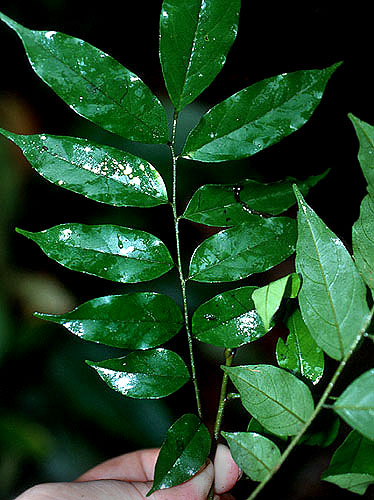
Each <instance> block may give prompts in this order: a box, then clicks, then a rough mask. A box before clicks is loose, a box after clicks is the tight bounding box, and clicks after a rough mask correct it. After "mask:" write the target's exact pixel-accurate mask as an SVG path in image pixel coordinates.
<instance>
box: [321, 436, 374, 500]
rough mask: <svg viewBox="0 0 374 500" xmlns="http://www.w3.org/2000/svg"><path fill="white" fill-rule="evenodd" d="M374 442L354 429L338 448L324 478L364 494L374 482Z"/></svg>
mask: <svg viewBox="0 0 374 500" xmlns="http://www.w3.org/2000/svg"><path fill="white" fill-rule="evenodd" d="M373 456H374V443H373V442H372V441H369V440H368V439H366V438H364V437H363V436H361V434H359V433H358V432H355V431H352V432H351V433H350V434H349V436H348V437H347V438H346V440H345V441H344V443H343V444H342V445H341V446H340V447H339V448H338V449H337V450H336V452H335V453H334V456H333V457H332V460H331V463H330V466H329V468H328V469H327V470H326V471H325V472H324V473H323V476H322V479H324V480H325V481H328V482H330V483H333V484H336V485H337V486H340V487H341V488H345V489H347V490H349V491H352V492H353V493H358V494H359V495H363V494H364V493H365V492H366V490H367V487H368V486H369V485H370V484H373V483H374V461H373Z"/></svg>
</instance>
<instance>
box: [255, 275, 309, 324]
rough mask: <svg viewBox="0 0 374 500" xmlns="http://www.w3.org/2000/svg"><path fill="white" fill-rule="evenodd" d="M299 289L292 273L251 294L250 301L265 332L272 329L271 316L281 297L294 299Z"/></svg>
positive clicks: (276, 309) (298, 279)
mask: <svg viewBox="0 0 374 500" xmlns="http://www.w3.org/2000/svg"><path fill="white" fill-rule="evenodd" d="M299 288H300V278H299V276H298V275H297V274H296V273H293V274H289V275H288V276H284V277H283V278H280V279H279V280H276V281H272V282H271V283H269V284H268V285H265V286H262V287H261V288H257V289H256V290H255V291H254V292H253V295H252V299H253V302H254V304H255V307H256V310H257V312H258V314H259V315H260V317H261V319H262V321H263V323H264V327H265V330H266V331H268V330H270V328H271V327H272V319H273V316H274V315H275V313H276V312H277V311H278V309H279V307H280V305H281V302H282V299H283V297H284V296H287V297H289V298H295V297H296V296H297V293H298V291H299Z"/></svg>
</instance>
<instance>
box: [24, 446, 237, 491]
mask: <svg viewBox="0 0 374 500" xmlns="http://www.w3.org/2000/svg"><path fill="white" fill-rule="evenodd" d="M158 453H159V449H158V448H154V449H149V450H140V451H135V452H133V453H127V454H126V455H121V456H119V457H116V458H112V459H110V460H107V461H106V462H103V463H102V464H100V465H97V466H96V467H94V468H93V469H90V470H89V471H87V472H86V473H85V474H83V475H82V476H80V477H79V478H78V479H76V480H75V481H74V482H72V483H48V484H39V485H37V486H34V487H33V488H30V489H29V490H27V491H25V492H24V493H22V495H20V496H18V497H17V498H16V500H84V499H87V500H108V499H111V500H145V499H146V494H147V492H148V491H149V489H150V487H151V485H152V479H153V471H154V466H155V463H156V460H157V456H158ZM239 477H240V470H239V468H238V466H237V465H236V464H235V462H234V461H233V459H232V457H231V454H230V451H229V449H228V448H227V447H226V446H224V445H221V444H220V445H218V447H217V452H216V456H215V459H214V466H213V464H212V463H211V462H210V461H209V462H208V464H207V465H206V466H204V467H203V468H202V469H201V470H200V471H199V472H198V473H197V474H196V475H195V476H194V477H193V478H192V479H190V480H189V481H187V482H185V483H183V484H181V485H179V486H175V487H173V488H169V489H164V490H160V491H156V492H155V493H153V495H152V496H151V497H148V498H149V499H150V500H206V498H207V496H208V494H209V491H210V488H211V485H212V482H213V481H214V491H215V496H214V500H233V497H232V496H231V495H230V494H228V493H227V492H228V491H230V490H231V488H232V487H233V486H234V485H235V483H236V482H237V480H238V478H239Z"/></svg>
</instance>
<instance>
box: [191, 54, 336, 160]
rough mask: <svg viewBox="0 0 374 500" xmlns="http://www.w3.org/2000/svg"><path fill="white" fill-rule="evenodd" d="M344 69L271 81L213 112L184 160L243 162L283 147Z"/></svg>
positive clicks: (241, 93)
mask: <svg viewBox="0 0 374 500" xmlns="http://www.w3.org/2000/svg"><path fill="white" fill-rule="evenodd" d="M338 66H339V64H334V65H333V66H330V67H329V68H326V69H322V70H309V71H296V72H294V73H288V74H287V73H285V74H282V75H278V76H274V77H271V78H267V79H266V80H263V81H261V82H258V83H255V84H254V85H251V86H250V87H248V88H246V89H243V90H241V91H239V92H237V93H236V94H234V95H233V96H231V97H229V98H228V99H226V100H225V101H223V102H221V103H219V104H217V105H216V106H214V108H212V109H210V110H209V111H208V112H207V113H206V114H205V115H204V116H203V117H202V119H201V120H200V122H199V123H198V124H197V126H196V127H195V128H194V129H193V130H192V131H191V133H190V135H189V136H188V138H187V142H186V145H185V147H184V150H183V152H182V156H183V157H184V158H187V159H192V160H199V161H203V162H219V161H227V160H238V159H240V158H246V157H247V156H251V155H254V154H255V153H258V152H259V151H261V150H262V149H265V148H267V147H269V146H271V145H272V144H275V143H277V142H279V141H280V140H281V139H283V138H284V137H287V136H288V135H290V134H292V132H295V130H298V129H299V128H300V127H301V126H302V125H304V123H306V122H307V121H308V120H309V118H310V117H311V115H312V114H313V111H314V110H315V108H316V107H317V105H318V104H319V102H320V100H321V98H322V94H323V91H324V89H325V87H326V84H327V81H328V79H329V78H330V76H331V75H332V73H333V72H334V71H335V70H336V68H337V67H338Z"/></svg>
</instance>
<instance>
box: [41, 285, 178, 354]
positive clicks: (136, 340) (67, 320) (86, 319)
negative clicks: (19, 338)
mask: <svg viewBox="0 0 374 500" xmlns="http://www.w3.org/2000/svg"><path fill="white" fill-rule="evenodd" d="M35 316H37V317H38V318H41V319H45V320H48V321H52V322H53V323H58V324H60V325H63V326H64V327H65V328H67V329H68V330H69V331H70V332H72V333H74V334H75V335H77V336H78V337H80V338H82V339H84V340H89V341H91V342H97V343H99V344H105V345H109V346H113V347H120V348H125V349H149V348H150V347H156V346H158V345H161V344H163V343H164V342H167V341H168V340H169V339H171V338H172V337H173V336H174V335H176V334H177V333H178V332H179V330H180V329H181V328H182V325H183V323H184V321H183V315H182V312H181V310H180V309H179V307H178V306H177V304H176V303H175V302H174V300H173V299H171V298H170V297H168V296H167V295H162V294H160V293H155V292H137V293H129V294H127V295H109V296H107V297H99V298H96V299H92V300H89V301H88V302H86V303H84V304H82V305H81V306H78V307H77V308H75V309H74V310H73V311H71V312H68V313H65V314H42V313H35Z"/></svg>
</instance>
